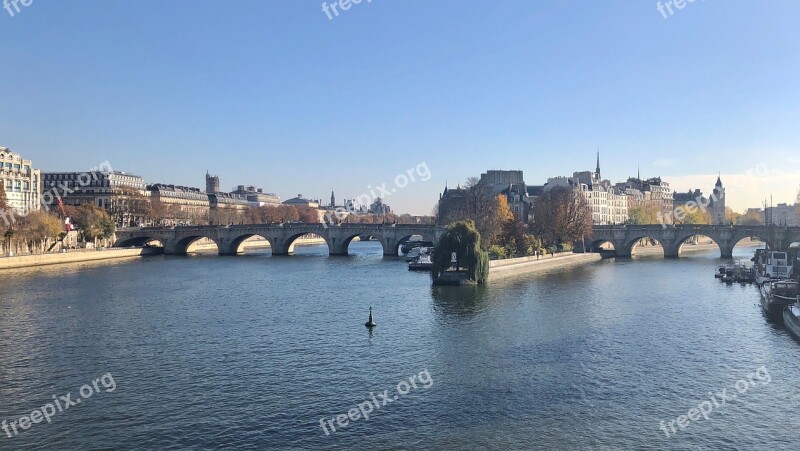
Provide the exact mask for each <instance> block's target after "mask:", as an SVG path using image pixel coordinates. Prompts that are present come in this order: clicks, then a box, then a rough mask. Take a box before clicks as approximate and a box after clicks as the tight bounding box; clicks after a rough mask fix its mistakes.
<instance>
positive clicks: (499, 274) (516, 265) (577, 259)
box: [489, 254, 602, 283]
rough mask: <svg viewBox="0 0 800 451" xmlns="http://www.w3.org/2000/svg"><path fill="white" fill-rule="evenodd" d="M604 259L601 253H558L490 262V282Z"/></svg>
mask: <svg viewBox="0 0 800 451" xmlns="http://www.w3.org/2000/svg"><path fill="white" fill-rule="evenodd" d="M600 260H602V257H601V256H600V254H556V255H554V256H549V255H547V256H543V257H539V259H538V260H537V259H536V257H520V258H509V259H507V260H492V261H491V262H489V283H491V282H492V281H496V280H501V279H504V278H506V277H511V276H518V275H523V274H536V273H539V272H543V271H546V270H551V269H555V268H567V267H573V266H580V265H586V264H589V263H593V262H597V261H600Z"/></svg>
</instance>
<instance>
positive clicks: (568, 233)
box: [531, 188, 592, 246]
mask: <svg viewBox="0 0 800 451" xmlns="http://www.w3.org/2000/svg"><path fill="white" fill-rule="evenodd" d="M531 226H532V227H531V228H532V230H533V233H534V235H536V236H538V237H539V238H541V239H542V241H543V242H544V243H545V244H546V245H549V246H553V245H559V244H564V243H570V244H572V243H574V242H576V241H578V240H580V239H581V238H582V237H584V236H591V234H592V212H591V210H590V209H589V205H588V204H587V203H586V200H585V199H584V198H583V196H581V195H580V193H578V192H576V191H574V190H572V189H569V188H554V189H552V190H550V191H548V192H547V193H545V194H544V195H542V196H541V197H539V199H538V200H537V201H536V203H535V204H534V206H533V223H532V224H531Z"/></svg>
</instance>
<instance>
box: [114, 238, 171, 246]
mask: <svg viewBox="0 0 800 451" xmlns="http://www.w3.org/2000/svg"><path fill="white" fill-rule="evenodd" d="M165 241H166V240H165V239H163V238H161V237H157V236H137V237H133V238H125V239H119V240H117V241H115V242H114V246H113V247H144V246H148V245H151V246H152V245H155V246H158V247H164V243H165Z"/></svg>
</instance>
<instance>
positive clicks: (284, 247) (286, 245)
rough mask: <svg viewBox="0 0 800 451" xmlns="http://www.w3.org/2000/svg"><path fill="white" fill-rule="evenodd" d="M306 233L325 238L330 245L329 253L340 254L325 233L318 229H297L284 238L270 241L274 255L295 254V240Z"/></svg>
mask: <svg viewBox="0 0 800 451" xmlns="http://www.w3.org/2000/svg"><path fill="white" fill-rule="evenodd" d="M306 235H316V236H317V237H319V238H322V239H323V240H325V244H327V245H328V255H338V254H335V253H334V245H333V244H332V242H331V239H330V238H328V237H327V236H325V235H320V234H318V233H317V231H316V230H305V231H297V232H294V233H292V234H291V235H289V236H288V237H287V238H286V239H284V240H281V239H279V238H276V239H275V240H274V242H273V241H270V244H271V245H272V255H293V254H294V246H295V242H296V241H297V240H298V238H301V237H304V236H306Z"/></svg>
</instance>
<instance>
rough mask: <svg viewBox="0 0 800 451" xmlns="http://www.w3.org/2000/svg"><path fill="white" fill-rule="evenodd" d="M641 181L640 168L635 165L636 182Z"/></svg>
mask: <svg viewBox="0 0 800 451" xmlns="http://www.w3.org/2000/svg"><path fill="white" fill-rule="evenodd" d="M641 179H642V172H641V168H640V167H639V165H638V164H637V165H636V180H641Z"/></svg>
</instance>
